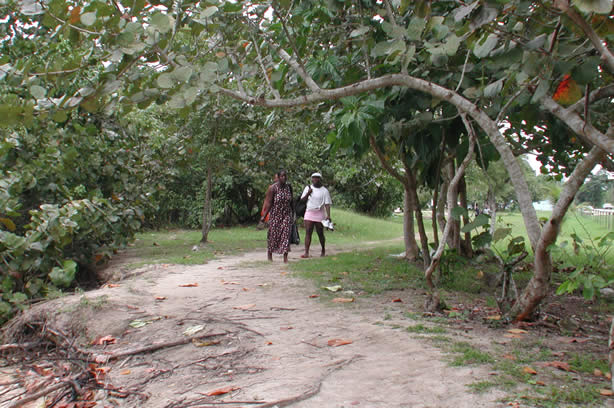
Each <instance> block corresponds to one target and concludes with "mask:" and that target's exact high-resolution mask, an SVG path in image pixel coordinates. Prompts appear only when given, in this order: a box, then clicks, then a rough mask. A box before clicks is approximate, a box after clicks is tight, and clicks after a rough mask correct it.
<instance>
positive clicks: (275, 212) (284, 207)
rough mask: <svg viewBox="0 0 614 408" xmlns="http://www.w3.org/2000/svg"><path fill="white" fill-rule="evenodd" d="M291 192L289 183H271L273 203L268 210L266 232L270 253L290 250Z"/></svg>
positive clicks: (283, 252)
mask: <svg viewBox="0 0 614 408" xmlns="http://www.w3.org/2000/svg"><path fill="white" fill-rule="evenodd" d="M291 203H292V193H291V189H290V185H289V184H284V185H283V186H282V185H280V184H279V183H275V184H274V185H273V203H272V205H271V210H270V211H269V232H268V234H267V242H268V250H269V252H271V253H276V254H285V253H288V252H290V232H291V230H292V223H293V222H294V219H293V218H294V217H293V216H292V215H293V214H292V207H291Z"/></svg>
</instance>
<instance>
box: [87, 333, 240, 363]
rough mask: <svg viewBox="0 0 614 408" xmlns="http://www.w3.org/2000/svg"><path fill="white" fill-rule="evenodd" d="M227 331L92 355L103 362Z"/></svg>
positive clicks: (186, 342)
mask: <svg viewBox="0 0 614 408" xmlns="http://www.w3.org/2000/svg"><path fill="white" fill-rule="evenodd" d="M228 333H230V332H223V333H211V334H200V335H196V336H191V337H186V338H184V339H179V340H173V341H168V342H165V343H158V344H150V345H149V346H144V347H137V348H135V349H131V350H121V351H116V352H113V353H108V354H103V355H100V354H99V355H96V356H94V361H95V362H98V363H100V362H105V363H106V362H108V361H111V360H116V359H118V358H122V357H126V356H132V355H134V354H140V353H148V352H152V351H157V350H160V349H163V348H168V347H175V346H181V345H183V344H188V343H191V342H192V341H193V340H199V339H204V338H208V337H217V336H224V335H226V334H228Z"/></svg>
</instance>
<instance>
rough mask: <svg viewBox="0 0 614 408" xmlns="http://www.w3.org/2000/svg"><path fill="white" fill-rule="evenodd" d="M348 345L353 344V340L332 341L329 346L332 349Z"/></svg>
mask: <svg viewBox="0 0 614 408" xmlns="http://www.w3.org/2000/svg"><path fill="white" fill-rule="evenodd" d="M346 344H352V340H344V339H330V340H329V341H328V345H329V346H331V347H339V346H345V345H346Z"/></svg>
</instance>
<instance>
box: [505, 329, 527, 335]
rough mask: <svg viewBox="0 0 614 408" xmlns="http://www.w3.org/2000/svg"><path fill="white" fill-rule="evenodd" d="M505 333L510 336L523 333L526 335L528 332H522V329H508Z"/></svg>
mask: <svg viewBox="0 0 614 408" xmlns="http://www.w3.org/2000/svg"><path fill="white" fill-rule="evenodd" d="M507 332H508V333H512V334H525V333H528V331H526V330H523V329H509V330H508V331H507Z"/></svg>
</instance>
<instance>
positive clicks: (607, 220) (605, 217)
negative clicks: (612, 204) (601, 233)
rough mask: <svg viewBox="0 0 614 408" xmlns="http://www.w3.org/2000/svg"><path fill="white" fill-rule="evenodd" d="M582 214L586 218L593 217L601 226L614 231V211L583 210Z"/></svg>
mask: <svg viewBox="0 0 614 408" xmlns="http://www.w3.org/2000/svg"><path fill="white" fill-rule="evenodd" d="M580 213H581V214H582V215H585V216H589V217H593V219H594V220H595V221H597V222H598V223H599V225H603V226H604V227H606V228H607V229H609V230H614V210H609V209H608V210H606V209H603V208H595V209H594V210H581V211H580Z"/></svg>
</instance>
